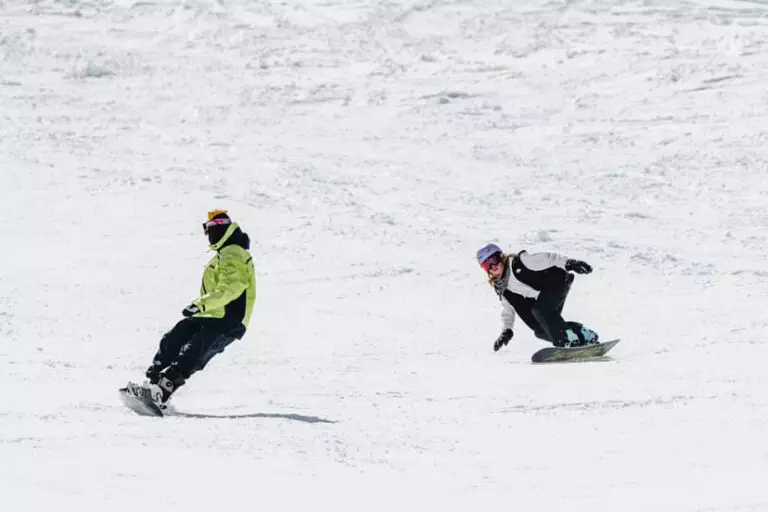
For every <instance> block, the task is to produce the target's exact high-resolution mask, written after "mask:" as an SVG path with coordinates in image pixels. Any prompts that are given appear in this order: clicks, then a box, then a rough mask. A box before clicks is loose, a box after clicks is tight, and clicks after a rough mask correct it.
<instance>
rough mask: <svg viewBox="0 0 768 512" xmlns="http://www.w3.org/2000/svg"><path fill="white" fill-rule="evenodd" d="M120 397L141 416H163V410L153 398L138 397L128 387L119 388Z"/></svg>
mask: <svg viewBox="0 0 768 512" xmlns="http://www.w3.org/2000/svg"><path fill="white" fill-rule="evenodd" d="M118 392H119V394H120V399H121V400H122V401H123V403H124V404H125V406H126V407H128V408H129V409H130V410H132V411H133V412H135V413H136V414H138V415H140V416H157V417H162V416H163V410H162V409H160V408H159V407H158V406H157V405H156V404H155V403H154V402H153V401H152V400H149V399H147V398H141V397H137V396H136V395H134V394H133V393H131V392H130V391H128V388H120V389H119V390H118Z"/></svg>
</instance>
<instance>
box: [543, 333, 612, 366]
mask: <svg viewBox="0 0 768 512" xmlns="http://www.w3.org/2000/svg"><path fill="white" fill-rule="evenodd" d="M619 341H621V340H619V339H615V340H610V341H605V342H603V343H597V344H595V345H587V346H584V347H573V348H565V347H547V348H543V349H541V350H539V351H538V352H536V353H535V354H533V356H531V361H532V362H534V363H558V362H566V361H589V360H594V359H595V358H599V357H602V356H604V355H605V354H606V353H607V352H608V351H609V350H611V349H612V348H613V347H614V346H615V345H616V344H617V343H618V342H619Z"/></svg>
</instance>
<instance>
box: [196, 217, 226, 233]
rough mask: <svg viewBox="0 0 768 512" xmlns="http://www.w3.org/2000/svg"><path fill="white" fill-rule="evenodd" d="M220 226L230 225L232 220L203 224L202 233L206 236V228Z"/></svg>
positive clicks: (219, 220)
mask: <svg viewBox="0 0 768 512" xmlns="http://www.w3.org/2000/svg"><path fill="white" fill-rule="evenodd" d="M222 224H232V219H212V220H209V221H208V222H203V231H204V232H205V233H206V234H207V233H208V228H210V227H213V226H220V225H222Z"/></svg>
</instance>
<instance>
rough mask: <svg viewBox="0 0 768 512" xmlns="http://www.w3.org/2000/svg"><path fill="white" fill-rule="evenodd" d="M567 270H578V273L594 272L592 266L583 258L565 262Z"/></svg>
mask: <svg viewBox="0 0 768 512" xmlns="http://www.w3.org/2000/svg"><path fill="white" fill-rule="evenodd" d="M565 270H568V271H571V272H576V273H577V274H589V273H590V272H592V267H590V266H589V264H588V263H586V262H584V261H581V260H568V261H566V262H565Z"/></svg>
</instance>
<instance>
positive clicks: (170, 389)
mask: <svg viewBox="0 0 768 512" xmlns="http://www.w3.org/2000/svg"><path fill="white" fill-rule="evenodd" d="M184 382H186V379H185V378H184V376H183V375H182V374H181V372H180V371H179V370H177V369H176V368H174V367H173V366H169V367H168V368H166V369H165V370H163V371H162V372H160V377H159V380H158V383H157V384H158V387H159V388H160V390H161V391H162V394H163V396H162V403H163V404H165V403H166V402H168V400H169V399H170V398H171V395H172V394H173V393H174V392H175V391H176V390H177V389H179V388H180V387H181V386H183V385H184Z"/></svg>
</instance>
